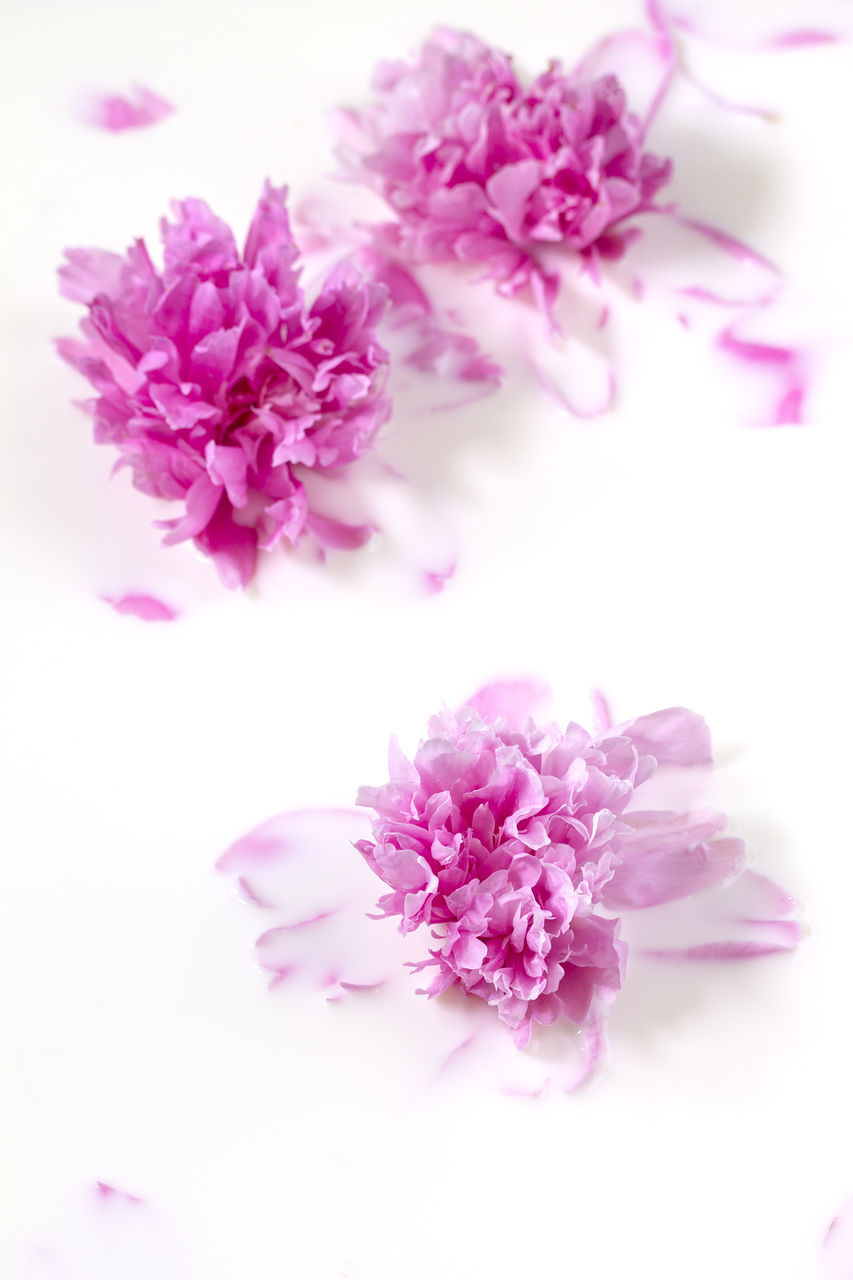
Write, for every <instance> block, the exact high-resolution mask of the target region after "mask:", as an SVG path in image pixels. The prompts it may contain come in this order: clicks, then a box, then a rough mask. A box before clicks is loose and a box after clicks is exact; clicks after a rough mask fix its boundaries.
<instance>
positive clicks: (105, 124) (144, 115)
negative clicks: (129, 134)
mask: <svg viewBox="0 0 853 1280" xmlns="http://www.w3.org/2000/svg"><path fill="white" fill-rule="evenodd" d="M174 111H175V108H174V106H173V105H172V103H171V102H169V101H167V99H166V98H161V97H160V95H159V94H157V93H154V92H153V90H151V89H146V88H145V86H144V85H140V84H135V85H133V86H132V87H131V89H130V91H129V92H128V93H127V94H121V93H113V94H102V95H99V96H94V95H92V96H91V97H89V98H88V101H87V102H86V103H85V104H84V105H83V106H82V107H81V108H80V112H79V114H80V117H81V119H82V120H84V121H85V123H86V124H90V125H93V126H94V127H95V128H97V129H105V130H106V131H107V132H108V133H124V132H125V131H126V130H127V129H145V128H147V127H148V126H149V125H152V124H157V123H158V122H159V121H160V120H165V119H166V117H167V116H171V115H173V114H174Z"/></svg>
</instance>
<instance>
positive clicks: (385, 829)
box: [356, 683, 796, 1045]
mask: <svg viewBox="0 0 853 1280" xmlns="http://www.w3.org/2000/svg"><path fill="white" fill-rule="evenodd" d="M538 692H539V691H537V690H536V689H535V688H534V687H533V686H529V685H527V684H525V683H518V684H515V685H494V686H489V687H487V688H486V689H484V690H481V691H480V693H479V694H477V695H475V697H474V698H472V699H471V701H470V703H469V705H467V706H465V707H463V708H462V709H461V710H460V711H458V712H455V713H450V712H444V713H442V714H441V715H438V716H436V717H434V718H433V719H432V720H431V721H430V722H429V736H428V737H427V738H426V739H425V740H424V741H423V742H421V744H420V745H419V747H418V749H417V751H416V753H415V756H414V760H413V761H412V762H409V760H408V759H407V758H406V757H405V756H404V755H402V753H401V752H400V750H399V749H398V747H397V746H396V744H395V743H392V747H391V752H390V775H391V777H390V781H389V782H388V783H387V784H385V785H384V786H381V787H377V788H373V787H363V788H362V789H361V791H360V792H359V796H358V803H359V804H361V805H363V806H366V807H369V808H372V809H373V810H375V812H376V815H377V816H376V818H375V820H374V823H373V832H372V839H369V840H360V841H358V842H357V844H356V848H357V849H358V850H359V851H360V853H361V854H362V855H363V857H364V858H365V860H366V861H367V863H368V865H369V866H370V867H371V868H372V870H373V871H374V872H375V873H376V874H377V875H378V876H379V877H380V879H382V880H383V881H384V882H385V884H386V885H388V887H389V889H390V892H389V893H387V894H386V895H385V896H384V897H382V898H381V899H380V902H379V906H380V908H381V910H382V912H383V913H384V914H385V915H388V916H399V917H400V930H401V932H403V933H408V932H409V931H411V930H414V929H418V928H420V927H425V928H427V929H428V930H429V931H430V932H431V934H432V937H433V939H434V940H435V943H436V945H435V946H434V947H432V948H431V949H430V956H429V959H427V960H425V961H424V962H423V963H422V964H421V965H419V966H418V967H420V968H428V967H433V968H435V970H436V972H435V975H434V977H433V980H432V982H431V983H430V985H429V987H428V988H427V994H429V995H437V994H439V993H440V992H442V991H444V990H445V989H446V988H448V987H450V986H454V985H456V986H459V987H461V988H462V989H463V990H464V991H465V992H467V993H468V994H470V995H475V996H479V997H480V998H482V999H483V1000H485V1001H487V1002H488V1003H489V1004H490V1005H493V1006H494V1007H495V1008H496V1009H497V1012H498V1015H499V1017H500V1018H501V1019H502V1020H503V1021H504V1022H505V1023H507V1024H508V1025H509V1026H510V1027H511V1028H513V1029H514V1031H515V1033H516V1038H517V1040H518V1042H519V1043H520V1044H522V1045H524V1044H526V1043H527V1040H528V1038H529V1036H530V1032H531V1025H532V1023H534V1022H537V1023H542V1024H545V1025H548V1024H551V1023H554V1022H555V1021H557V1020H558V1019H561V1018H565V1019H568V1020H569V1021H570V1022H572V1023H575V1024H577V1025H579V1026H583V1025H592V1024H594V1023H595V1022H596V1020H597V1016H598V1014H599V1012H600V1011H601V1010H602V1009H603V1007H604V1006H606V1005H607V1004H608V1003H609V1002H610V1001H612V999H613V998H614V996H615V995H616V994H617V992H618V991H619V989H620V987H621V985H622V982H623V978H624V975H625V965H626V960H627V953H628V949H627V945H626V943H625V941H624V940H623V938H622V931H621V925H620V915H622V914H623V913H625V912H629V911H633V910H635V909H637V908H644V907H653V906H658V905H660V904H662V903H668V902H672V901H674V900H675V899H679V898H686V897H688V896H690V895H693V894H697V893H700V892H702V891H705V890H709V889H712V888H714V887H716V886H719V885H721V884H723V883H724V882H726V881H729V880H731V879H734V878H735V877H737V876H739V874H740V873H741V872H742V870H743V868H744V861H745V851H744V846H743V842H742V841H741V840H739V839H736V838H734V837H731V836H727V835H725V834H724V829H725V825H726V820H725V818H724V816H723V815H722V814H719V813H710V812H698V813H697V812H694V813H682V812H674V811H671V810H661V809H659V808H658V807H657V806H656V804H655V807H654V808H643V807H641V806H642V805H643V787H644V785H645V784H646V783H647V782H649V781H650V779H651V778H652V777H653V776H654V775H655V774H656V773H660V777H659V779H658V781H659V782H660V781H661V780H662V781H664V782H665V781H666V778H667V776H668V775H671V774H674V773H677V772H678V771H679V770H680V769H682V768H687V769H690V770H695V769H697V768H699V767H701V766H709V765H710V763H711V743H710V735H709V731H708V727H707V725H706V724H705V722H704V721H703V720H702V719H701V718H700V717H699V716H698V715H696V714H694V713H693V712H691V711H687V710H685V709H684V708H680V707H675V708H671V709H669V710H665V711H658V712H655V713H654V714H652V715H649V716H643V717H641V718H640V719H637V720H632V721H629V722H628V723H627V724H624V725H622V726H620V727H618V728H613V729H606V730H604V731H603V732H601V733H600V734H597V735H592V734H590V733H588V732H587V731H586V730H585V729H583V728H581V726H580V725H578V724H569V725H568V727H567V728H566V729H565V730H562V729H560V728H558V727H557V726H556V725H550V726H547V727H545V728H539V727H537V725H536V724H535V723H534V722H533V720H532V719H530V718H529V716H528V710H529V708H531V707H532V705H533V704H534V702H535V701H536V695H537V693H538ZM673 767H674V768H673ZM653 803H654V802H653ZM768 883H769V882H768ZM794 927H795V928H796V926H794ZM790 945H793V940H792V939H791V938H790V937H789V936H787V935H786V936H785V937H783V939H782V940H781V941H780V942H779V943H778V944H772V945H768V946H766V947H765V948H764V949H763V951H762V952H761V954H766V952H767V951H768V950H774V949H775V950H784V949H788V947H789V946H790ZM680 954H682V953H680ZM726 954H727V956H728V957H729V958H731V957H733V956H734V955H742V956H743V955H750V954H759V952H757V951H755V950H754V949H750V944H740V943H733V944H731V947H730V948H729V950H728V951H727V952H726ZM682 958H683V954H682ZM697 958H698V957H697ZM706 958H707V957H706Z"/></svg>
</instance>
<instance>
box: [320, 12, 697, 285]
mask: <svg viewBox="0 0 853 1280" xmlns="http://www.w3.org/2000/svg"><path fill="white" fill-rule="evenodd" d="M374 88H375V90H376V92H377V95H378V96H377V100H376V101H375V102H374V103H373V104H372V106H370V107H369V108H368V109H366V110H364V111H361V112H351V113H349V114H348V119H349V122H350V124H351V125H352V126H354V128H355V143H356V145H355V147H354V148H353V149H352V150H351V151H349V152H347V153H346V154H345V157H344V158H345V160H346V162H347V164H348V167H349V169H350V172H351V173H352V174H354V175H355V176H357V177H359V178H360V180H362V181H366V182H368V183H369V184H370V185H372V186H373V187H374V188H375V189H376V190H377V191H378V192H379V194H380V195H381V196H382V197H383V198H384V199H385V200H386V201H387V202H388V204H389V205H390V206H391V208H392V209H393V211H394V213H395V214H396V217H397V220H398V221H397V222H396V223H395V224H392V225H391V226H390V227H386V228H384V229H383V230H384V233H385V234H386V236H387V237H390V238H391V239H392V240H393V241H394V242H395V243H396V244H397V245H398V246H399V248H400V249H401V250H402V251H404V252H405V253H406V254H408V255H409V256H411V257H412V258H414V259H416V260H421V261H452V260H458V261H461V262H477V263H483V264H485V265H486V266H487V267H488V268H489V274H490V275H492V276H494V277H495V278H496V279H497V280H498V281H499V286H500V288H501V289H502V290H503V291H505V292H510V293H511V292H514V291H516V290H517V289H519V288H521V287H522V286H523V285H524V284H526V283H528V282H532V283H533V284H534V285H537V286H539V287H541V288H544V289H545V290H546V293H548V292H550V293H553V290H554V288H555V284H554V281H553V280H552V279H550V278H549V277H548V276H547V275H546V273H545V272H544V270H543V269H542V268H541V266H539V265H538V264H537V262H536V250H537V248H542V247H544V246H547V245H551V246H564V247H566V248H568V249H571V250H573V251H575V252H577V253H583V254H588V253H591V252H592V251H595V252H596V253H598V254H600V255H602V256H609V257H615V256H618V255H619V254H621V253H622V252H623V250H624V248H625V246H626V244H627V243H628V241H629V239H630V238H631V236H632V235H635V234H636V231H633V232H632V231H630V230H626V228H625V226H624V223H625V221H626V219H628V218H630V217H631V216H632V215H634V214H637V213H641V212H643V211H644V210H648V209H650V208H652V207H653V201H654V197H655V195H656V193H657V192H658V190H659V189H660V188H661V187H662V186H663V185H664V183H665V182H666V181H667V180H668V178H669V175H670V168H671V166H670V162H669V161H668V160H660V159H658V158H657V157H656V156H654V155H651V154H650V153H648V152H644V151H643V142H644V130H643V127H642V125H641V123H640V121H639V120H638V119H637V118H636V116H634V115H632V114H631V112H630V111H629V110H628V108H627V104H626V101H625V93H624V91H623V89H622V86H621V85H620V83H619V81H618V80H617V79H616V77H615V76H612V75H607V76H601V77H599V78H597V79H592V80H590V79H588V78H583V77H581V76H578V75H573V74H566V73H565V72H564V71H563V69H562V68H561V66H560V64H559V63H558V62H553V63H551V64H550V65H549V67H548V69H547V70H546V71H544V72H543V73H542V74H541V75H540V76H538V77H537V78H536V79H535V80H534V81H533V82H532V83H531V84H530V85H529V86H527V87H525V86H524V85H523V84H522V83H521V81H520V80H519V78H518V77H517V75H516V73H515V70H514V68H513V65H512V61H511V59H510V58H508V57H507V56H505V55H504V54H502V53H498V52H496V51H495V50H493V49H490V48H489V47H488V46H487V45H485V44H483V42H482V41H480V40H479V39H477V37H476V36H473V35H470V34H466V33H463V32H457V31H451V30H447V29H444V28H439V29H438V30H437V31H435V32H434V33H433V35H432V37H431V38H430V39H429V40H428V41H427V42H426V44H425V45H424V46H423V48H422V49H421V51H420V53H419V54H418V56H417V58H416V59H415V60H414V61H413V62H410V63H405V62H396V63H386V64H382V65H381V66H380V67H379V69H378V71H377V73H376V76H375V78H374Z"/></svg>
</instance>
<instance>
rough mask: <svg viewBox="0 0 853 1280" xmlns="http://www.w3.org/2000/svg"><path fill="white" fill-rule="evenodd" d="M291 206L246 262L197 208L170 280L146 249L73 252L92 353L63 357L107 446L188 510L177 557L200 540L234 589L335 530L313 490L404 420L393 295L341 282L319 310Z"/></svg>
mask: <svg viewBox="0 0 853 1280" xmlns="http://www.w3.org/2000/svg"><path fill="white" fill-rule="evenodd" d="M286 194H287V192H286V188H282V189H280V190H278V189H275V188H273V187H272V186H270V185H269V184H267V186H266V188H265V191H264V194H263V196H262V198H261V200H260V201H259V203H258V206H257V210H256V212H255V215H254V218H253V220H252V223H251V226H250V228H249V233H248V235H247V237H246V243H245V247H244V249H243V252H242V254H241V253H240V251H239V250H238V247H237V245H236V243H235V240H234V237H233V235H232V233H231V231H230V229H229V228H228V227H227V226H226V224H225V223H224V222H222V221H221V220H220V219H219V218H217V217H215V215H214V214H213V213H212V211H211V210H210V209H209V208H208V206H207V205H206V204H205V203H204V202H203V201H201V200H185V201H183V202H179V203H176V204H175V205H174V206H173V210H174V220H173V221H171V222H170V221H168V220H167V219H164V220H163V222H162V224H161V230H162V238H163V245H164V254H163V267H162V269H158V268H157V267H155V266H154V264H153V263H152V261H151V258H150V257H149V254H148V251H147V249H146V247H145V245H144V243H143V242H142V241H141V240H138V241H137V242H136V243H135V244H134V245H133V246H131V248H130V249H129V250H128V252H127V254H126V255H125V256H124V257H122V256H120V255H118V254H112V253H104V252H101V251H98V250H88V249H73V250H70V251H69V252H68V253H67V255H66V256H67V264H66V265H65V266H64V267H63V268H62V269H61V271H60V277H61V281H62V290H63V292H64V294H65V296H66V297H69V298H71V299H72V300H74V301H77V302H82V303H84V304H85V306H86V307H87V316H86V317H85V318H84V320H83V321H82V323H81V329H82V332H83V335H84V339H85V340H84V341H82V342H81V341H78V340H72V339H63V340H61V341H60V343H59V350H60V353H61V354H62V355H63V357H64V358H65V359H66V360H68V361H69V363H71V364H72V365H74V366H75V367H76V368H77V369H79V370H80V372H81V373H83V374H84V375H85V376H86V377H87V378H88V379H89V381H90V382H91V383H92V385H93V387H94V389H95V391H96V393H97V395H96V398H95V399H94V400H91V401H89V402H88V404H87V406H86V407H87V408H88V409H89V411H90V412H91V414H92V416H93V418H94V421H95V439H96V441H98V443H108V444H112V445H114V446H115V447H116V448H117V449H118V451H119V453H120V454H121V462H120V465H126V466H129V467H130V469H131V471H132V475H133V483H134V485H135V486H136V487H137V488H138V489H141V490H142V491H143V492H144V493H148V494H152V495H153V496H155V497H158V498H166V499H171V500H174V501H177V502H180V503H181V504H182V507H183V511H182V514H180V515H178V516H176V517H175V518H174V519H170V520H165V521H163V522H161V523H162V525H163V527H165V528H166V529H167V531H168V532H167V534H166V538H165V542H166V543H167V544H172V543H177V542H183V541H186V540H187V539H192V540H193V542H194V543H195V545H196V546H197V547H198V548H199V549H200V550H201V551H202V552H204V553H205V554H207V555H209V556H211V557H212V558H213V560H214V561H215V563H216V566H217V569H218V570H219V573H220V576H221V578H222V580H223V581H224V582H225V583H226V585H228V586H235V585H243V584H245V583H246V582H247V581H248V580H249V578H250V577H251V576H252V574H253V572H254V570H255V566H256V560H257V552H258V549H259V548H261V549H269V548H271V547H274V546H275V545H276V544H277V543H278V542H279V541H281V540H282V539H284V540H286V541H287V542H289V543H291V544H296V543H297V542H298V541H299V539H300V537H301V536H302V534H303V533H305V532H306V531H310V530H311V528H312V521H313V520H314V519H315V516H316V519H317V521H318V524H320V523H322V518H321V517H320V516H319V515H317V514H316V513H314V512H312V510H311V506H310V502H309V499H308V495H307V493H306V487H305V484H304V479H305V477H306V475H307V474H308V473H309V472H311V471H321V472H331V471H335V470H337V469H339V468H341V467H345V466H346V465H347V464H348V463H351V462H353V461H354V460H355V459H356V458H358V457H360V456H361V455H362V454H364V453H365V452H367V451H368V450H369V449H370V448H371V447H372V445H373V442H374V438H375V436H376V433H377V431H378V429H379V427H380V426H381V424H382V423H383V422H384V421H385V420H386V418H387V417H388V413H389V401H388V398H387V396H386V394H385V391H384V387H385V380H386V374H387V364H388V357H387V354H386V352H385V351H384V350H383V348H382V347H381V346H380V344H379V342H378V341H377V338H376V325H377V323H378V321H379V320H380V318H381V316H382V314H383V311H384V309H385V305H386V290H385V289H384V288H383V287H382V286H381V285H378V284H375V283H371V282H368V281H365V280H364V279H363V278H362V277H361V276H360V275H359V274H358V273H357V272H356V271H354V270H353V269H352V268H351V267H341V268H338V269H337V270H336V271H334V272H333V273H332V274H331V275H330V276H329V277H328V279H327V280H326V281H325V283H324V284H323V286H322V288H321V289H320V292H319V294H318V296H317V298H316V299H315V301H314V302H312V303H310V304H309V303H308V302H307V300H306V298H305V296H304V294H303V292H302V289H301V288H300V284H299V269H298V266H297V259H298V249H297V247H296V244H295V243H294V239H293V235H292V233H291V229H290V223H289V220H288V216H287V211H286V208H285V197H286Z"/></svg>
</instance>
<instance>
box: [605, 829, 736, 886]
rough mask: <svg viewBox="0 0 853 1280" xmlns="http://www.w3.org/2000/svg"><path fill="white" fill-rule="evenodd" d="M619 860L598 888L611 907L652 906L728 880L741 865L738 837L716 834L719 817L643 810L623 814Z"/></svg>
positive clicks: (733, 876)
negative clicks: (602, 889) (605, 880)
mask: <svg viewBox="0 0 853 1280" xmlns="http://www.w3.org/2000/svg"><path fill="white" fill-rule="evenodd" d="M622 821H623V828H622V831H621V834H620V838H619V855H620V858H621V862H620V863H619V866H618V867H617V868H616V870H615V871H614V873H613V879H612V880H611V881H610V883H609V884H608V885H607V887H606V888H605V890H604V902H605V903H606V905H607V906H608V907H610V908H611V909H612V910H614V911H632V910H636V909H637V908H638V907H655V906H659V905H660V904H661V903H663V902H672V901H674V900H675V899H677V898H686V897H689V896H690V895H691V894H694V893H701V892H702V891H703V890H704V889H710V888H714V887H716V886H717V885H720V884H724V883H726V882H727V881H729V880H733V879H734V878H735V876H737V875H739V874H740V873H741V871H743V869H744V863H745V858H746V850H745V847H744V844H743V841H742V840H738V839H735V838H734V837H731V836H729V837H722V838H720V837H719V835H718V833H719V832H720V831H722V830H723V829H724V827H725V825H726V819H725V816H724V815H723V814H721V813H714V814H684V813H657V812H655V813H643V812H631V813H626V814H625V815H624V816H623V820H622Z"/></svg>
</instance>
